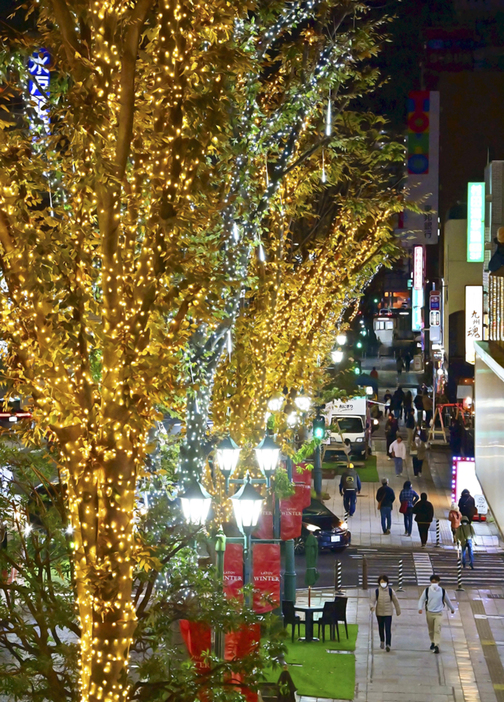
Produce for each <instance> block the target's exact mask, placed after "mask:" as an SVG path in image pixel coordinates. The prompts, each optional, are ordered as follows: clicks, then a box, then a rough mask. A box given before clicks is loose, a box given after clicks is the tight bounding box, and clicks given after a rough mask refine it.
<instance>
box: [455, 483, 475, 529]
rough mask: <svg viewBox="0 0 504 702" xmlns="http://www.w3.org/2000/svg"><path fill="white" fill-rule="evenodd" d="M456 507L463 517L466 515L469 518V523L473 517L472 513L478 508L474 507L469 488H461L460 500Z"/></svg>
mask: <svg viewBox="0 0 504 702" xmlns="http://www.w3.org/2000/svg"><path fill="white" fill-rule="evenodd" d="M458 507H459V510H460V514H461V515H462V516H463V517H467V518H468V519H469V523H471V522H472V520H473V519H474V515H475V514H476V512H477V511H478V510H477V509H476V503H475V501H474V497H473V496H472V495H471V493H470V492H469V490H467V489H466V490H462V494H461V495H460V500H459V501H458Z"/></svg>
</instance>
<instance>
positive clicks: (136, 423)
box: [0, 0, 373, 702]
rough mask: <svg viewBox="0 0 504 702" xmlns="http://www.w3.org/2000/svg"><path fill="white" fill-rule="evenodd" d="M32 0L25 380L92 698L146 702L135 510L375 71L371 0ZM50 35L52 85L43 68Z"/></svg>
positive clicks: (8, 307) (20, 333)
mask: <svg viewBox="0 0 504 702" xmlns="http://www.w3.org/2000/svg"><path fill="white" fill-rule="evenodd" d="M26 4H27V6H28V9H29V10H33V15H32V19H33V18H35V24H36V31H34V32H30V33H26V34H25V35H19V34H16V35H13V38H11V39H10V40H9V41H10V46H9V48H10V51H8V52H4V54H3V55H2V66H1V68H2V72H3V77H4V90H3V92H2V95H1V100H2V106H3V107H5V108H6V110H7V111H6V112H5V114H4V119H3V120H2V121H1V122H0V129H1V140H0V166H1V167H0V267H1V271H2V286H1V293H0V294H1V298H0V327H1V335H2V338H3V340H5V341H6V342H7V346H8V352H7V354H6V356H5V358H4V362H5V366H6V368H7V370H6V378H7V379H8V381H9V383H10V384H11V387H12V390H13V392H15V393H22V394H23V395H24V396H27V397H31V398H32V403H33V417H34V422H35V429H34V433H35V438H36V439H37V440H39V439H40V438H41V437H42V436H45V435H46V434H47V432H49V434H50V438H51V440H52V442H53V443H54V445H55V446H56V447H57V449H58V451H59V460H60V462H61V465H62V475H63V476H64V480H65V482H66V493H67V498H68V510H69V516H70V519H71V524H72V527H73V529H74V541H73V543H74V562H75V579H76V580H75V581H76V590H77V605H78V611H79V616H80V624H81V627H82V637H81V699H82V700H83V702H87V701H88V700H90V701H91V702H95V700H101V702H112V701H114V702H115V701H116V700H121V699H125V698H127V697H128V694H129V693H128V682H127V662H128V657H129V651H130V647H131V643H132V640H133V637H134V632H135V626H136V624H135V613H134V610H133V608H132V603H131V596H132V569H133V567H134V566H135V563H136V561H137V558H138V554H137V553H136V547H135V544H134V541H133V536H132V518H133V507H134V502H135V490H136V484H137V480H138V478H139V476H140V475H141V474H142V470H143V465H144V462H145V456H146V441H147V434H148V430H149V428H150V426H151V425H152V423H153V421H154V419H155V417H156V414H155V410H154V408H155V406H156V405H157V404H159V405H163V406H167V407H169V408H170V410H177V409H178V410H181V411H182V410H183V407H184V405H185V400H184V396H185V393H186V392H187V388H188V387H189V388H191V386H192V380H191V374H190V373H189V372H188V366H187V363H186V362H184V359H185V358H189V363H192V362H193V361H194V347H195V344H194V340H195V338H200V337H201V339H202V340H203V341H202V343H198V344H197V345H196V346H197V348H200V347H202V348H204V349H205V353H207V354H208V356H207V358H208V360H209V362H210V370H212V369H213V368H214V366H215V362H216V359H217V360H218V359H219V358H220V355H219V354H220V353H222V348H223V347H222V345H223V343H224V342H223V339H224V336H225V335H224V334H223V333H221V330H222V328H223V325H224V327H226V328H229V327H232V325H233V324H234V322H235V319H236V315H237V314H238V310H239V303H240V296H241V291H242V290H243V289H245V288H246V287H247V286H248V284H249V279H248V274H249V262H250V260H251V259H253V258H254V255H255V251H256V249H257V248H258V249H259V250H260V247H259V246H258V240H259V238H260V234H261V228H262V222H263V220H264V217H265V214H266V213H267V212H268V210H269V208H270V207H271V203H272V200H273V198H274V197H276V196H277V194H278V193H279V187H280V184H281V182H282V181H283V179H284V178H285V177H286V175H287V174H288V172H289V170H290V169H291V168H292V167H293V166H294V164H295V162H296V161H299V160H304V159H305V158H307V157H308V155H310V154H311V153H313V152H314V150H315V151H316V150H317V149H320V147H321V146H322V145H323V143H324V138H322V137H321V138H320V139H319V140H318V142H319V143H318V145H317V144H315V145H314V142H313V139H311V137H310V138H309V139H308V138H307V139H306V140H305V137H304V135H309V134H310V129H312V127H311V126H310V125H312V124H316V123H317V121H318V119H319V118H320V116H321V115H323V114H325V111H326V101H327V95H328V92H329V89H330V88H334V87H335V86H336V84H338V85H339V84H340V83H341V84H343V83H344V82H345V80H346V77H347V76H348V75H349V76H350V80H351V81H353V82H354V83H358V80H357V77H356V75H354V68H351V70H349V66H353V65H354V57H357V56H358V55H365V54H366V51H368V50H371V51H372V50H373V49H372V47H373V41H372V39H371V38H369V33H368V30H369V27H368V26H367V25H365V24H364V23H363V21H361V15H362V13H363V12H364V11H365V9H364V8H363V7H362V6H361V4H360V3H359V2H357V1H355V2H354V1H353V0H331V1H330V2H327V1H326V2H318V0H313V1H310V2H308V3H307V2H304V1H303V2H301V1H299V2H285V3H282V2H280V3H277V4H275V5H274V7H271V3H268V2H264V3H263V2H253V1H251V2H248V3H247V2H243V1H242V0H240V1H238V0H236V1H235V0H233V1H232V2H228V3H192V2H183V1H181V2H177V3H172V2H171V0H134V1H133V2H130V3H126V4H125V3H120V2H115V0H104V1H103V2H96V3H94V4H92V5H90V6H89V7H88V6H87V5H86V4H85V3H84V4H83V3H81V2H77V1H76V0H42V1H41V2H35V0H33V2H31V1H29V2H28V3H26ZM348 18H351V21H348ZM371 33H372V32H371ZM41 47H43V48H44V49H45V50H46V51H47V52H48V55H49V57H50V62H51V63H50V78H51V79H50V84H49V87H48V86H47V84H45V83H44V84H42V83H40V82H39V81H38V80H37V76H36V74H31V73H30V71H29V70H28V68H27V59H28V57H29V56H30V55H32V54H33V52H39V51H40V48H41ZM366 47H367V48H366ZM353 52H355V54H354V53H353ZM368 53H369V51H368ZM39 56H40V54H39ZM44 61H45V59H44ZM29 81H32V83H33V84H34V85H35V86H36V88H37V90H36V91H35V92H36V93H37V95H38V97H37V98H36V99H35V97H34V93H33V92H32V91H31V90H30V95H28V91H27V90H26V88H27V85H28V82H29ZM20 98H21V101H22V102H23V103H24V106H25V109H24V111H23V114H17V109H18V106H19V104H20ZM305 147H308V149H309V150H308V151H306V152H305V151H304V149H305ZM214 339H215V342H216V343H215V344H214V343H213V340H214ZM209 340H210V344H208V343H207V342H208V341H209ZM219 349H220V350H219ZM212 354H213V358H211V356H212ZM216 354H217V355H216ZM201 362H202V364H203V365H204V364H205V363H206V359H202V360H201ZM212 364H214V365H213V366H212ZM212 374H213V370H212ZM199 377H200V378H203V381H204V382H205V383H207V386H208V387H209V388H211V381H212V378H211V377H210V376H209V375H208V374H206V375H205V374H204V373H203V374H201V373H200V374H199ZM192 390H193V392H194V393H198V392H199V391H200V389H199V387H197V385H196V386H195V387H193V388H192ZM203 409H204V408H203ZM201 425H202V423H201V422H199V426H201ZM29 433H30V432H28V434H29ZM26 438H27V440H29V439H30V437H29V436H27V437H26ZM32 438H33V437H32ZM198 439H199V437H197V436H194V440H195V441H197V440H198ZM199 468H200V466H199V465H196V466H194V465H188V466H186V472H187V471H191V470H192V471H195V470H199Z"/></svg>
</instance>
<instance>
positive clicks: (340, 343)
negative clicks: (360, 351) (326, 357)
mask: <svg viewBox="0 0 504 702" xmlns="http://www.w3.org/2000/svg"><path fill="white" fill-rule="evenodd" d="M336 342H337V344H338V346H344V345H345V344H346V342H347V335H346V334H338V336H337V337H336Z"/></svg>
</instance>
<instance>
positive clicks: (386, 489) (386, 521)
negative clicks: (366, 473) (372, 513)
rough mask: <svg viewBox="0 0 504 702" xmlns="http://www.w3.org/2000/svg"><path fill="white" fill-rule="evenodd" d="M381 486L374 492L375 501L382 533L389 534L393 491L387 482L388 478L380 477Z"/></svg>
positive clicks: (393, 497) (393, 498)
mask: <svg viewBox="0 0 504 702" xmlns="http://www.w3.org/2000/svg"><path fill="white" fill-rule="evenodd" d="M381 482H382V484H381V487H379V488H378V490H377V492H376V501H377V502H378V509H379V510H380V517H381V528H382V531H383V533H384V534H390V527H391V526H392V505H393V504H394V500H395V492H394V491H393V490H392V488H391V487H390V486H389V484H388V478H382V480H381Z"/></svg>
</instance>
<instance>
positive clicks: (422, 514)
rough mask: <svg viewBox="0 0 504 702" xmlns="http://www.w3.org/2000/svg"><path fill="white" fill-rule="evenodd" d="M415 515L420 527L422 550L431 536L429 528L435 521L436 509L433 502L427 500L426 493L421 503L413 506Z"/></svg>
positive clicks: (423, 494)
mask: <svg viewBox="0 0 504 702" xmlns="http://www.w3.org/2000/svg"><path fill="white" fill-rule="evenodd" d="M413 514H414V515H415V522H416V523H417V526H418V533H419V534H420V541H421V542H422V548H425V545H426V544H427V538H428V536H429V527H430V525H431V522H432V520H433V519H434V507H433V506H432V502H429V500H428V499H427V493H426V492H422V493H421V495H420V500H419V502H417V503H416V505H414V506H413Z"/></svg>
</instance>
